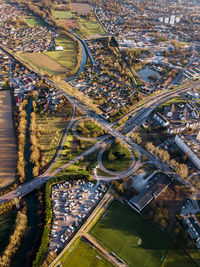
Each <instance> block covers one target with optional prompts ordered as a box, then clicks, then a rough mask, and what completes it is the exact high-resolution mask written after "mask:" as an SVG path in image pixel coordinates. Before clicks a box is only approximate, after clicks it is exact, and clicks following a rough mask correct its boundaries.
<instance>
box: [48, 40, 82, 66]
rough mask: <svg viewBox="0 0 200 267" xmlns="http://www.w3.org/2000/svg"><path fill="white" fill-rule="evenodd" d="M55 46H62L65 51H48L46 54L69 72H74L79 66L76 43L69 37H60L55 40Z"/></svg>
mask: <svg viewBox="0 0 200 267" xmlns="http://www.w3.org/2000/svg"><path fill="white" fill-rule="evenodd" d="M55 45H56V46H62V47H63V51H47V52H44V54H45V55H47V56H48V57H50V58H51V59H52V60H53V61H55V62H57V63H58V64H60V65H62V66H63V67H65V68H67V69H68V70H72V69H73V68H74V67H75V66H76V64H77V57H76V54H77V44H76V42H75V41H73V40H72V39H70V38H69V37H66V36H64V35H60V36H58V37H57V38H56V39H55Z"/></svg>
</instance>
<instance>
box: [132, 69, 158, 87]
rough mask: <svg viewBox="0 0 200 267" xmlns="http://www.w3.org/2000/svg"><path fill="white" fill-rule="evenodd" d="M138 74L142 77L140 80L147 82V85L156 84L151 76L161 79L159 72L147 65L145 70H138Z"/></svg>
mask: <svg viewBox="0 0 200 267" xmlns="http://www.w3.org/2000/svg"><path fill="white" fill-rule="evenodd" d="M137 74H138V75H139V76H140V78H141V79H142V80H143V81H145V82H147V83H150V84H151V83H153V82H154V80H152V79H151V78H150V76H155V75H157V79H160V74H159V73H158V72H157V71H155V70H153V69H151V68H150V67H149V65H146V66H145V67H144V68H142V69H140V70H138V71H137Z"/></svg>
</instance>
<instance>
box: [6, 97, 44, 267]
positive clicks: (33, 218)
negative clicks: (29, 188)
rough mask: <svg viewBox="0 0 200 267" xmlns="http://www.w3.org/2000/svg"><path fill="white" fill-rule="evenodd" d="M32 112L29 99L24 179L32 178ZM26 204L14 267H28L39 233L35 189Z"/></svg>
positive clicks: (13, 262) (28, 196) (27, 198)
mask: <svg viewBox="0 0 200 267" xmlns="http://www.w3.org/2000/svg"><path fill="white" fill-rule="evenodd" d="M31 112H32V99H29V103H28V107H27V129H28V130H27V142H26V147H25V159H26V162H27V164H26V169H25V174H26V181H29V180H31V179H33V174H32V168H33V164H32V163H30V155H31V151H30V147H31V144H30V132H29V127H30V119H31ZM25 201H26V205H27V218H28V230H27V232H26V234H25V236H24V237H23V238H22V243H21V246H20V248H19V249H18V251H17V253H16V255H15V257H14V258H13V260H12V264H11V265H12V266H15V267H22V266H23V267H26V266H27V267H28V266H31V265H32V261H33V260H34V258H35V252H36V251H35V241H36V239H37V236H38V233H39V223H40V221H39V216H38V214H37V212H38V208H39V201H38V199H37V196H36V191H34V192H31V193H30V194H28V195H27V196H26V197H25Z"/></svg>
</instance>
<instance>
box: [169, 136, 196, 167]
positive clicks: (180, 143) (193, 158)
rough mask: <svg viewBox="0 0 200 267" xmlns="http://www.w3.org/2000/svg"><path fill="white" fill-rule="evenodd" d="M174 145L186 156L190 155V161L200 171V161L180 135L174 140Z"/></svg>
mask: <svg viewBox="0 0 200 267" xmlns="http://www.w3.org/2000/svg"><path fill="white" fill-rule="evenodd" d="M174 143H175V144H176V146H177V147H178V148H179V149H180V150H181V151H182V152H183V153H184V154H186V155H188V158H189V160H190V161H191V162H192V163H193V164H194V165H195V167H197V168H198V169H199V170H200V159H199V158H198V157H197V155H196V154H195V153H194V152H193V151H192V150H191V149H190V148H189V147H188V146H187V145H186V144H185V142H184V141H183V140H182V139H181V138H180V137H179V136H178V135H176V137H175V138H174Z"/></svg>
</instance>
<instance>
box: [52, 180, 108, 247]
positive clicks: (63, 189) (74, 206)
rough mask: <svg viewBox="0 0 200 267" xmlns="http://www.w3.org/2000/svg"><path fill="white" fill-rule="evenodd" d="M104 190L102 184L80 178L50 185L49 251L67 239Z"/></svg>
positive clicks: (60, 245)
mask: <svg viewBox="0 0 200 267" xmlns="http://www.w3.org/2000/svg"><path fill="white" fill-rule="evenodd" d="M104 186H105V185H104ZM104 192H105V190H104V189H102V184H98V185H95V184H93V183H91V182H85V181H82V180H78V181H71V182H65V183H62V184H57V185H53V186H52V209H53V221H52V229H51V236H50V243H49V249H50V250H51V251H52V250H54V251H55V252H57V251H58V249H59V248H61V247H62V246H63V245H64V243H66V242H68V241H69V239H70V238H71V237H72V235H73V233H74V232H75V231H76V229H77V228H78V227H79V225H80V223H81V222H82V221H83V220H84V219H85V218H86V217H87V216H88V215H89V214H90V212H91V211H92V209H93V208H94V206H96V205H97V204H98V202H99V201H100V200H101V198H102V197H103V194H104Z"/></svg>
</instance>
